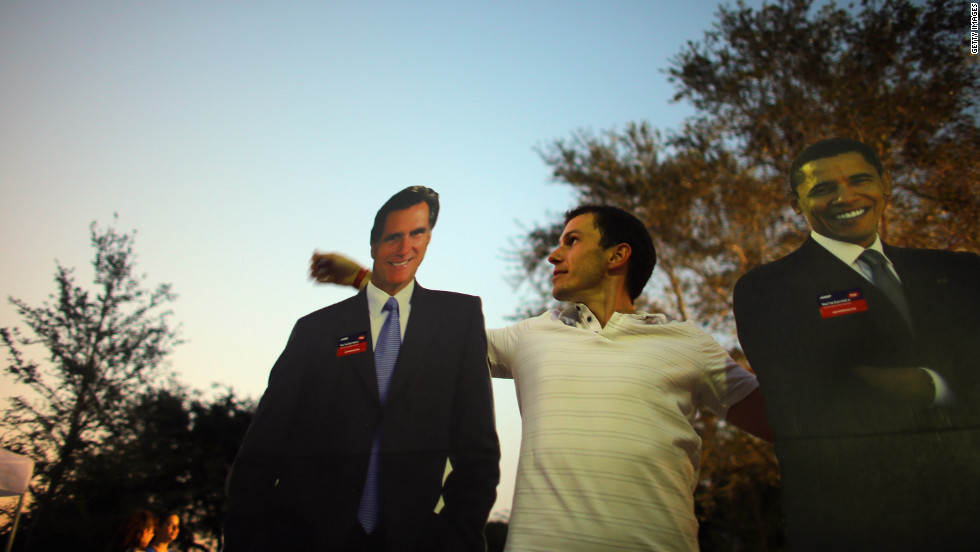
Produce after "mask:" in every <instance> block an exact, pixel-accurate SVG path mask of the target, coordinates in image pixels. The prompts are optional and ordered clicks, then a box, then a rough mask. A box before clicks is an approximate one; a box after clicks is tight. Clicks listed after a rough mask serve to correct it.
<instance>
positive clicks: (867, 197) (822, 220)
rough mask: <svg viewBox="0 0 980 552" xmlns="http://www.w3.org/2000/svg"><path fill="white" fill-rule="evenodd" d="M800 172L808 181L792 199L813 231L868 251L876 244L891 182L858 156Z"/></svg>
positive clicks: (826, 161)
mask: <svg viewBox="0 0 980 552" xmlns="http://www.w3.org/2000/svg"><path fill="white" fill-rule="evenodd" d="M800 171H802V172H803V175H804V179H803V181H802V182H801V183H800V185H799V186H798V187H797V188H796V194H797V195H796V197H793V199H792V205H793V210H794V211H796V213H797V214H802V215H803V216H804V217H806V220H807V222H808V223H810V227H811V228H813V231H814V232H816V233H818V234H821V235H823V236H826V237H828V238H833V239H835V240H840V241H844V242H849V243H854V244H857V245H861V246H863V247H867V246H869V245H871V244H872V243H874V241H875V236H876V235H877V232H878V221H879V220H880V219H881V215H882V213H884V212H885V204H886V202H887V201H888V196H889V194H890V193H891V181H890V180H888V178H887V177H882V175H880V174H878V171H877V170H876V169H875V168H874V167H873V166H872V165H871V164H870V163H868V162H867V161H866V160H865V159H864V156H862V155H861V154H860V153H858V152H847V153H842V154H840V155H836V156H834V157H824V158H821V159H814V160H813V161H810V162H809V163H806V164H804V165H803V166H802V167H801V168H800Z"/></svg>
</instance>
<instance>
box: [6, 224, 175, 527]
mask: <svg viewBox="0 0 980 552" xmlns="http://www.w3.org/2000/svg"><path fill="white" fill-rule="evenodd" d="M90 230H91V243H92V246H93V248H94V249H95V258H94V260H93V262H92V265H93V267H94V279H93V289H92V290H88V289H85V288H84V287H82V286H80V285H77V284H76V282H75V277H74V271H73V270H72V269H69V268H65V267H63V266H61V265H60V264H58V266H57V270H56V272H55V284H56V286H57V292H56V293H55V294H53V295H52V296H51V298H50V301H49V302H45V303H44V304H43V305H42V306H41V307H31V306H29V305H27V304H26V303H25V302H23V301H21V300H18V299H14V298H11V299H10V301H11V303H13V304H14V305H15V306H16V308H17V312H18V314H19V315H20V316H21V317H22V318H23V320H24V323H25V325H26V326H27V327H28V328H29V329H30V331H31V333H32V335H30V336H25V335H23V334H22V333H21V331H20V330H19V329H18V328H12V329H11V328H2V329H0V338H2V340H3V344H4V346H5V347H6V349H7V351H8V353H9V362H8V364H7V373H8V374H9V375H10V376H11V377H12V378H13V380H14V381H15V382H17V383H20V384H22V385H24V386H26V388H27V389H28V390H29V393H28V394H25V395H19V396H14V397H10V398H9V399H8V400H9V402H10V407H9V408H8V409H7V410H6V411H5V412H4V415H3V418H2V423H3V426H4V428H5V429H6V430H7V431H5V433H4V436H3V446H5V447H8V448H11V449H13V450H16V451H18V452H23V453H26V454H29V455H30V456H32V457H33V458H34V459H35V460H36V461H37V466H36V468H35V474H36V476H35V480H34V484H33V485H32V489H31V491H32V495H33V498H34V500H33V501H32V514H33V515H32V518H33V523H34V524H36V523H38V522H40V521H41V520H43V519H44V517H45V510H46V509H47V508H48V507H49V506H50V505H51V504H52V503H53V501H55V500H56V499H58V500H63V499H65V498H66V490H67V489H69V488H70V486H71V484H72V483H73V481H74V480H75V477H76V475H77V467H78V462H79V460H80V459H82V458H85V457H88V456H90V455H92V454H95V451H96V450H97V449H98V447H99V445H100V443H101V442H102V441H103V440H104V439H106V438H107V437H109V436H112V435H117V434H120V433H121V432H123V431H125V429H126V425H127V421H128V415H129V411H130V409H131V407H132V406H133V405H134V404H135V403H136V401H137V400H138V397H139V394H140V392H141V391H142V390H143V389H144V388H145V387H146V386H147V385H150V384H152V383H155V382H158V381H160V380H162V379H165V378H166V377H167V373H166V371H165V368H164V366H163V360H164V359H165V357H166V356H167V354H168V353H169V352H170V351H171V349H172V347H173V346H174V345H176V344H177V343H178V342H179V341H178V339H177V337H176V331H175V330H174V329H172V328H171V327H170V325H169V316H170V311H169V310H166V308H165V306H166V304H167V303H168V302H170V301H172V300H173V299H174V295H173V294H172V293H171V291H170V286H169V285H167V284H163V285H160V286H158V287H157V288H155V289H154V290H152V291H148V290H146V289H144V288H143V286H142V283H143V280H144V277H142V276H137V275H136V274H135V272H134V269H135V258H136V257H135V254H134V253H133V249H132V244H133V238H134V234H121V233H119V232H117V231H116V230H115V228H112V227H109V228H106V229H100V228H98V227H97V226H96V225H95V223H93V224H92V226H91V229H90ZM39 349H40V350H43V354H44V355H46V356H47V360H48V361H47V362H45V363H43V364H42V363H40V362H39V361H37V360H35V358H36V356H35V355H36V353H35V351H38V350H39Z"/></svg>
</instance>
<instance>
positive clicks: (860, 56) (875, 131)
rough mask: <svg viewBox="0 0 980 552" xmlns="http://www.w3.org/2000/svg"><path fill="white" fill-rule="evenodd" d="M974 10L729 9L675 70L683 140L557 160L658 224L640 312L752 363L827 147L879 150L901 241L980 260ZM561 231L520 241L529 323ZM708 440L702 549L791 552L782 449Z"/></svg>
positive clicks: (885, 230) (600, 139)
mask: <svg viewBox="0 0 980 552" xmlns="http://www.w3.org/2000/svg"><path fill="white" fill-rule="evenodd" d="M967 10H968V6H967V5H966V3H963V2H954V1H947V0H931V1H929V2H928V3H919V2H911V1H909V0H884V1H880V2H875V1H870V0H865V1H862V2H861V3H860V4H858V5H857V6H855V5H853V4H851V5H848V6H846V7H841V6H838V5H836V4H834V3H833V2H826V3H824V2H820V3H819V4H818V3H816V2H813V1H811V0H779V1H777V2H775V3H772V4H765V5H763V6H762V7H760V8H759V9H754V8H750V7H748V6H746V5H745V4H744V3H741V2H740V3H739V4H737V5H735V6H734V7H722V8H720V9H719V11H718V15H717V18H716V20H715V22H714V24H713V26H712V28H711V29H710V30H709V31H707V32H706V33H705V36H704V38H703V39H702V40H701V41H695V42H689V43H687V44H686V45H684V46H682V47H681V49H680V52H679V53H678V54H677V55H676V56H675V57H674V58H673V59H672V67H671V68H670V69H669V70H668V78H669V79H670V80H671V81H672V82H674V83H675V84H676V85H677V93H676V96H675V100H677V101H689V102H691V103H692V104H693V106H694V107H695V109H696V110H697V114H696V115H695V116H694V117H692V118H691V119H689V120H688V121H687V122H686V123H685V125H684V126H683V128H682V129H680V130H678V131H675V132H667V133H665V134H666V136H667V137H666V138H663V137H662V135H661V133H660V132H658V131H657V130H654V129H652V128H651V127H650V126H649V125H648V124H646V123H642V122H638V123H630V124H628V125H626V127H625V130H621V131H620V130H608V131H603V132H599V133H595V132H591V131H582V132H577V133H574V134H573V135H572V137H571V138H570V139H558V140H554V141H553V142H551V143H550V144H548V145H547V146H545V147H543V148H540V150H539V153H540V155H541V157H542V159H543V160H544V162H545V163H546V164H547V165H548V166H549V167H550V168H551V169H552V176H553V178H554V180H555V181H556V182H558V183H561V184H564V185H568V186H571V187H572V188H573V189H575V190H576V192H577V199H578V201H579V202H581V203H585V202H597V203H607V204H612V205H618V206H620V207H623V208H624V209H626V210H628V211H630V212H632V213H635V214H636V215H637V216H638V217H639V218H640V219H641V220H643V221H644V223H645V224H646V225H647V228H648V229H649V230H650V233H651V235H652V236H653V239H654V243H655V245H656V247H657V252H658V263H657V270H656V271H655V272H654V277H653V279H652V280H651V283H650V284H649V285H648V287H647V289H646V290H645V296H644V297H643V298H641V300H640V301H639V302H638V307H639V308H652V309H656V310H659V311H661V312H665V313H667V314H669V315H672V316H674V317H676V318H681V319H694V320H697V321H698V322H699V323H701V324H703V325H704V326H705V327H706V328H708V329H709V330H710V331H712V332H713V333H714V335H715V336H716V337H718V339H719V341H721V342H722V343H723V344H727V345H730V346H732V347H734V346H735V345H736V343H737V342H736V338H735V332H734V324H733V320H732V319H731V316H730V308H731V306H730V294H731V290H732V288H733V287H734V283H735V281H736V280H737V279H738V277H739V276H741V275H742V274H744V273H745V272H747V271H748V270H749V269H751V268H753V267H755V266H757V265H759V264H762V263H764V262H768V261H771V260H773V259H776V258H778V257H781V256H783V255H785V254H786V253H788V252H789V251H791V250H793V249H795V248H796V247H798V245H799V244H800V243H802V241H803V238H804V236H805V235H806V231H807V228H806V223H805V221H804V220H803V218H802V217H801V216H797V215H796V214H794V213H793V212H792V210H791V209H790V207H789V201H788V196H787V194H788V192H789V186H788V178H787V177H788V170H789V166H790V164H791V163H792V160H793V158H794V157H795V155H796V154H798V153H799V152H800V151H802V150H803V148H804V147H806V145H808V144H810V143H813V142H815V141H817V140H820V139H822V138H827V137H832V136H846V137H851V138H856V139H858V140H861V141H863V142H866V143H867V144H869V145H871V146H872V147H874V148H876V149H877V150H878V151H879V153H880V155H881V158H882V162H883V164H884V167H885V169H886V170H888V171H890V173H891V175H892V177H893V180H894V185H895V187H894V195H893V198H892V202H891V204H892V205H891V208H890V209H889V210H888V211H887V212H886V216H885V219H884V221H883V224H882V234H883V237H884V239H886V240H887V241H889V242H890V243H893V244H897V245H907V246H913V247H933V248H942V249H961V250H969V251H974V252H980V164H978V163H977V161H976V160H977V159H980V115H978V113H980V62H978V59H977V58H976V57H975V56H970V55H969V51H968V48H967V45H966V42H965V40H966V38H965V34H964V28H965V24H966V23H965V22H966V21H968V18H969V14H968V12H967ZM560 231H561V223H560V221H555V222H554V223H551V224H545V225H541V226H536V227H532V228H530V229H529V230H528V231H527V232H526V234H525V235H524V236H522V237H521V238H520V239H519V240H515V250H514V251H513V252H512V253H513V261H514V267H515V270H514V274H513V277H512V282H513V283H514V284H515V286H517V285H526V286H528V287H529V288H530V289H531V290H532V294H533V295H534V297H535V299H534V300H533V304H530V305H527V306H526V307H525V308H524V309H523V312H521V313H518V314H519V315H525V314H528V313H532V312H535V311H536V312H540V309H541V308H542V307H544V306H545V305H547V304H548V303H549V302H550V301H549V300H548V299H547V298H548V297H550V293H549V280H548V274H549V273H550V267H549V265H548V263H547V261H546V258H547V255H548V253H549V252H550V251H551V250H552V249H553V248H554V246H555V244H556V243H557V237H558V235H559V234H560ZM734 352H735V353H736V354H737V353H738V351H734ZM699 431H701V433H702V435H703V436H704V439H705V447H704V459H703V466H702V475H703V476H704V477H703V481H702V484H701V485H700V486H699V488H698V491H697V496H696V498H697V503H698V506H697V508H698V515H699V518H700V520H701V522H702V526H701V542H702V546H704V547H705V549H706V550H708V549H710V550H763V549H766V550H777V549H780V547H781V546H782V535H781V529H780V527H779V523H778V518H779V508H780V506H779V501H778V492H777V490H778V475H777V471H776V468H775V461H774V456H773V453H772V448H771V447H769V446H768V445H763V444H760V443H758V442H757V441H755V440H754V439H752V438H749V437H746V436H744V435H741V434H740V433H739V432H737V431H732V430H731V428H728V427H726V426H725V425H724V424H720V423H716V422H715V421H714V420H713V418H712V417H711V416H710V415H707V414H705V416H703V418H702V420H701V421H700V422H699Z"/></svg>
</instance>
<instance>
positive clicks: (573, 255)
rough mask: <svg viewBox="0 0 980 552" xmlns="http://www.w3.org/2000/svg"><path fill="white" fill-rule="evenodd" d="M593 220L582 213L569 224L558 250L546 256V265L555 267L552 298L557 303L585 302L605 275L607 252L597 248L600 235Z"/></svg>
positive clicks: (596, 289) (552, 280)
mask: <svg viewBox="0 0 980 552" xmlns="http://www.w3.org/2000/svg"><path fill="white" fill-rule="evenodd" d="M594 217H595V215H594V214H593V213H584V214H581V215H579V216H577V217H575V218H573V219H572V220H570V221H568V224H566V225H565V230H564V231H563V232H562V234H561V239H559V243H558V247H557V248H556V249H555V250H554V251H552V252H551V255H549V256H548V262H549V263H551V264H553V265H555V269H554V270H553V271H552V276H551V285H552V289H551V295H552V296H554V298H555V299H557V300H559V301H572V302H576V303H586V302H587V299H588V298H589V297H590V295H591V293H592V292H597V291H598V290H599V286H600V284H601V283H602V279H603V277H604V276H605V274H606V266H605V257H606V250H605V249H603V248H602V247H600V246H599V240H600V238H601V237H602V236H601V235H600V234H599V229H598V228H596V227H595V224H594V223H593V219H594Z"/></svg>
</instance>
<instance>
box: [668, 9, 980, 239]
mask: <svg viewBox="0 0 980 552" xmlns="http://www.w3.org/2000/svg"><path fill="white" fill-rule="evenodd" d="M813 4H814V3H813V2H812V1H811V0H784V1H782V2H779V3H777V4H774V5H768V6H763V7H762V8H761V9H759V10H752V9H750V8H747V7H745V6H744V4H739V5H738V7H737V8H721V9H720V10H719V15H718V19H717V21H716V23H715V25H714V28H713V29H712V30H711V31H709V32H707V33H706V34H705V37H704V40H703V41H701V42H696V43H693V42H692V43H688V44H687V46H685V47H684V48H683V49H682V50H681V52H680V53H679V54H678V55H677V56H676V57H675V58H674V59H673V68H672V69H671V70H670V71H669V73H670V80H671V81H673V82H675V83H676V84H677V85H678V92H677V94H676V96H675V99H678V100H689V101H691V102H692V103H693V104H694V106H695V107H696V108H697V110H698V111H699V113H700V115H699V116H698V117H697V123H698V125H699V127H700V129H701V130H704V129H711V130H712V132H713V138H714V139H716V140H718V141H719V142H721V143H724V144H725V148H726V149H728V150H730V151H733V152H736V153H737V158H738V160H739V162H740V163H739V164H740V165H741V167H743V172H749V173H751V174H753V175H754V176H756V177H757V178H758V179H759V186H760V187H761V189H758V190H756V189H751V190H748V192H749V193H750V194H752V195H759V196H760V197H762V198H766V199H768V198H771V197H773V196H774V195H779V193H781V192H782V191H783V190H785V189H786V184H785V182H786V175H787V172H788V168H789V166H790V163H791V162H792V159H793V157H794V156H795V155H796V154H797V153H799V152H800V151H802V150H803V148H804V147H805V146H806V145H807V144H810V143H812V142H815V141H817V140H818V139H821V138H827V137H831V136H846V137H850V138H855V139H858V140H861V141H862V142H865V143H867V144H868V145H870V146H872V147H873V148H875V149H876V150H877V151H878V152H879V154H880V155H881V157H882V161H883V162H884V164H885V167H886V169H889V170H890V171H891V173H892V175H893V177H894V180H895V185H896V186H895V197H894V198H893V207H894V208H893V209H892V210H891V212H890V213H889V214H888V216H887V217H886V224H885V226H884V228H883V230H884V231H885V232H886V233H887V237H888V238H889V239H890V240H891V241H893V242H896V243H900V244H908V245H912V246H917V247H936V248H947V249H966V250H971V251H978V250H980V165H978V164H977V162H976V160H977V154H978V153H980V125H978V109H980V63H978V60H977V58H976V56H971V55H970V53H969V50H968V48H967V45H966V42H965V40H966V38H965V34H964V33H965V31H964V29H965V25H966V23H965V22H966V21H968V20H969V13H968V9H969V7H968V5H967V3H965V2H957V1H953V0H931V1H930V2H928V3H920V2H910V1H908V0H885V1H883V2H871V1H863V2H862V3H861V5H860V8H859V9H857V10H856V11H855V10H854V9H853V7H849V8H848V9H844V8H841V7H838V6H837V5H835V4H833V3H828V4H825V5H823V6H822V7H821V8H819V9H815V8H814V6H813ZM923 4H924V5H923ZM684 142H685V140H684V139H678V143H684ZM765 253H766V254H765V255H764V256H765V257H771V256H774V255H775V256H778V255H780V254H781V253H782V251H780V250H778V249H776V250H773V251H767V252H765Z"/></svg>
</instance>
